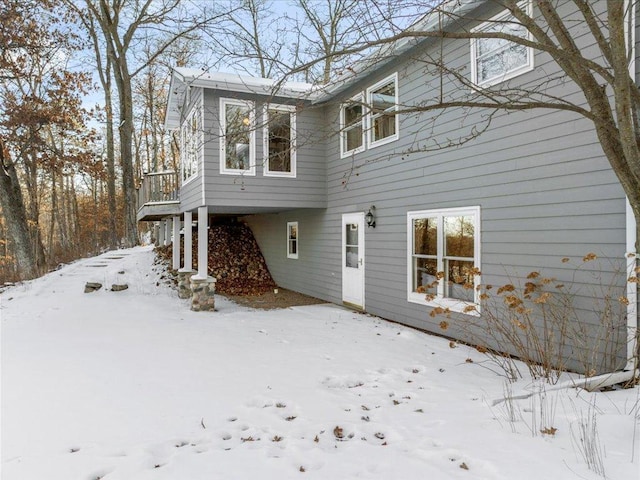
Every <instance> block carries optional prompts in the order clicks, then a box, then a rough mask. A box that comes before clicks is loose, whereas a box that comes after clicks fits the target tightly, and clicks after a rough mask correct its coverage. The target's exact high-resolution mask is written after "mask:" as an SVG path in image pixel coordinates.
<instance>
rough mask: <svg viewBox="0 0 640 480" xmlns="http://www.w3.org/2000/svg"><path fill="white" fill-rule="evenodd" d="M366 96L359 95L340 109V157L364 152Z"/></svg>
mask: <svg viewBox="0 0 640 480" xmlns="http://www.w3.org/2000/svg"><path fill="white" fill-rule="evenodd" d="M363 104H364V95H363V94H359V95H356V96H355V97H353V98H352V99H351V100H349V102H347V103H345V104H343V105H342V107H341V108H340V155H341V156H342V157H345V156H347V155H350V154H352V153H357V152H361V151H362V150H364V131H365V130H364V105H363Z"/></svg>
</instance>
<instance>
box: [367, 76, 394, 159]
mask: <svg viewBox="0 0 640 480" xmlns="http://www.w3.org/2000/svg"><path fill="white" fill-rule="evenodd" d="M367 104H368V106H369V112H368V127H369V130H368V132H369V135H368V140H369V146H370V147H375V146H377V145H382V144H384V143H387V142H391V141H393V140H397V139H398V125H399V121H398V120H399V118H398V115H396V110H398V74H397V73H394V74H393V75H391V76H390V77H387V78H385V79H384V80H382V81H380V82H378V83H376V84H375V85H373V86H372V87H369V88H368V89H367Z"/></svg>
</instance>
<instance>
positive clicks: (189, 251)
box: [182, 212, 193, 272]
mask: <svg viewBox="0 0 640 480" xmlns="http://www.w3.org/2000/svg"><path fill="white" fill-rule="evenodd" d="M192 222H193V213H191V212H184V227H183V228H184V260H183V265H184V266H183V267H182V270H184V271H185V272H190V271H191V270H193V235H192V233H193V232H192V230H191V223H192Z"/></svg>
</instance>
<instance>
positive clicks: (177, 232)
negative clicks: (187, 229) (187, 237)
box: [171, 216, 180, 270]
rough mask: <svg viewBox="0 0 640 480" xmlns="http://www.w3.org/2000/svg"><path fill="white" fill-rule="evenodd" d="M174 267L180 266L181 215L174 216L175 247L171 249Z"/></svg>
mask: <svg viewBox="0 0 640 480" xmlns="http://www.w3.org/2000/svg"><path fill="white" fill-rule="evenodd" d="M171 253H172V260H173V265H172V267H173V269H174V270H178V269H179V268H180V217H179V216H175V217H173V248H172V249H171Z"/></svg>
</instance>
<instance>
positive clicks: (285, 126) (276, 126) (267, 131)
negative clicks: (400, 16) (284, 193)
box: [264, 105, 296, 177]
mask: <svg viewBox="0 0 640 480" xmlns="http://www.w3.org/2000/svg"><path fill="white" fill-rule="evenodd" d="M295 132H296V111H295V107H290V106H286V105H266V106H265V108H264V154H265V159H264V174H265V175H266V176H271V177H295V176H296V134H295Z"/></svg>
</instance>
